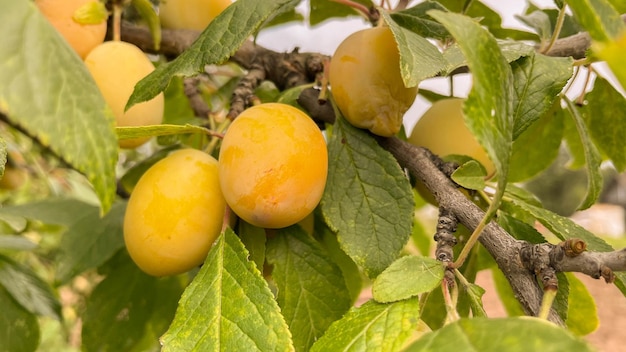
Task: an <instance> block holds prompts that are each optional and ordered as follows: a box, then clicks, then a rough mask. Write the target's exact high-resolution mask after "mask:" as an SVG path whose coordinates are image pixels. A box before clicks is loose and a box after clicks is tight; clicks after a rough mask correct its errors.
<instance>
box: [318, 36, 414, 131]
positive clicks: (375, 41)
mask: <svg viewBox="0 0 626 352" xmlns="http://www.w3.org/2000/svg"><path fill="white" fill-rule="evenodd" d="M328 79H329V82H330V87H331V93H332V97H333V101H334V102H335V104H336V105H337V107H338V108H339V110H340V111H341V113H342V114H343V115H344V117H345V118H346V120H348V122H350V123H351V124H352V125H354V126H356V127H359V128H365V129H368V130H370V131H371V132H372V133H374V134H377V135H380V136H385V137H389V136H393V135H395V134H396V133H398V131H400V128H401V127H402V120H403V117H404V114H405V113H406V111H407V110H408V109H409V108H410V107H411V105H412V104H413V102H414V101H415V97H416V95H417V87H411V88H407V87H406V86H405V85H404V81H403V80H402V76H401V74H400V54H399V52H398V47H397V45H396V42H395V40H394V38H393V34H392V32H391V30H390V29H389V28H388V27H376V28H368V29H364V30H360V31H358V32H355V33H353V34H351V35H350V36H348V37H347V38H346V39H345V40H344V41H343V42H341V44H339V47H337V50H336V51H335V53H334V54H333V57H332V59H331V62H330V69H329V73H328Z"/></svg>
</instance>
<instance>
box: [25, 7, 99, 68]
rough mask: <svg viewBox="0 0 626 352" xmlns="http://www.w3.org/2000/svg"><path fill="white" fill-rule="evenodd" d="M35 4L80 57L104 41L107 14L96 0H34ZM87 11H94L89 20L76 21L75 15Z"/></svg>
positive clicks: (83, 56)
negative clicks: (83, 21) (84, 21)
mask: <svg viewBox="0 0 626 352" xmlns="http://www.w3.org/2000/svg"><path fill="white" fill-rule="evenodd" d="M35 4H36V5H37V7H38V8H39V10H40V11H41V13H42V14H43V15H44V16H45V17H46V18H47V19H48V21H50V23H51V24H52V25H53V26H54V28H56V30H57V31H58V32H59V33H60V34H61V35H62V36H63V38H65V40H66V41H67V42H68V43H69V44H70V46H71V47H72V48H74V50H75V51H76V52H77V53H78V55H79V56H80V57H81V58H82V59H84V58H85V57H86V56H87V54H88V53H89V52H90V51H91V50H92V49H93V48H95V47H96V46H98V45H100V44H102V42H103V41H104V37H105V35H106V32H107V21H106V20H107V17H108V16H107V14H106V9H104V6H103V5H102V4H101V3H99V2H98V0H36V1H35ZM77 11H78V12H77ZM87 11H92V12H94V13H93V14H92V15H91V17H92V18H91V20H90V21H87V22H88V23H81V22H80V21H77V18H76V15H77V14H78V13H80V12H82V13H85V12H87ZM88 15H89V14H88Z"/></svg>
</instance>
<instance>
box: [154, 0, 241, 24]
mask: <svg viewBox="0 0 626 352" xmlns="http://www.w3.org/2000/svg"><path fill="white" fill-rule="evenodd" d="M230 4H231V1H230V0H161V4H160V6H159V17H160V18H161V23H162V24H163V27H165V28H171V29H193V30H197V31H201V30H203V29H204V28H205V27H206V26H208V25H209V23H211V21H213V19H214V18H215V17H217V15H219V14H220V13H222V11H224V10H225V9H226V8H227V7H228V6H229V5H230Z"/></svg>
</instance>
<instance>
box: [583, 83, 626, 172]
mask: <svg viewBox="0 0 626 352" xmlns="http://www.w3.org/2000/svg"><path fill="white" fill-rule="evenodd" d="M586 100H587V101H588V103H587V105H586V106H585V107H584V108H583V110H582V112H583V114H584V118H585V122H586V123H587V126H588V128H589V134H590V135H591V137H592V138H593V141H594V142H595V145H596V146H597V147H598V149H600V150H601V151H602V153H604V154H605V155H606V156H607V157H608V158H609V159H611V161H612V162H613V165H615V168H616V169H617V171H619V172H622V171H624V170H626V153H624V141H625V140H626V99H624V96H623V95H622V94H620V93H619V92H618V91H617V90H615V88H613V86H611V84H609V82H608V81H607V80H605V79H603V78H601V77H597V78H596V80H595V82H594V84H593V91H591V92H590V93H589V94H588V95H587V99H586Z"/></svg>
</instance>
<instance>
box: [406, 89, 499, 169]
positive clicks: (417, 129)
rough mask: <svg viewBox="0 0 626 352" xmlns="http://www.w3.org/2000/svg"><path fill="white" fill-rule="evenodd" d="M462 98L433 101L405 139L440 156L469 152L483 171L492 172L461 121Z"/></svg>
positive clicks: (479, 147) (492, 167) (493, 167)
mask: <svg viewBox="0 0 626 352" xmlns="http://www.w3.org/2000/svg"><path fill="white" fill-rule="evenodd" d="M463 102H464V100H463V99H458V98H450V99H443V100H439V101H437V102H435V103H434V104H433V105H432V106H431V107H430V108H429V109H428V110H427V111H426V112H425V113H424V115H422V116H421V117H420V119H419V120H418V121H417V123H416V124H415V126H414V127H413V131H412V132H411V135H410V136H409V142H410V143H411V144H413V145H416V146H420V147H425V148H428V149H429V150H430V151H431V152H433V153H435V154H437V155H439V156H440V157H442V158H445V157H446V156H449V155H466V156H469V157H471V158H473V159H476V161H478V162H480V163H481V164H482V165H483V166H484V167H485V169H486V170H487V175H492V174H493V173H494V172H495V166H494V165H493V163H492V162H491V159H489V156H488V155H487V152H486V151H485V149H483V147H482V146H481V145H480V144H479V143H478V140H476V137H474V135H473V134H472V133H471V132H470V130H469V128H467V125H466V124H465V120H464V116H463Z"/></svg>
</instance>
